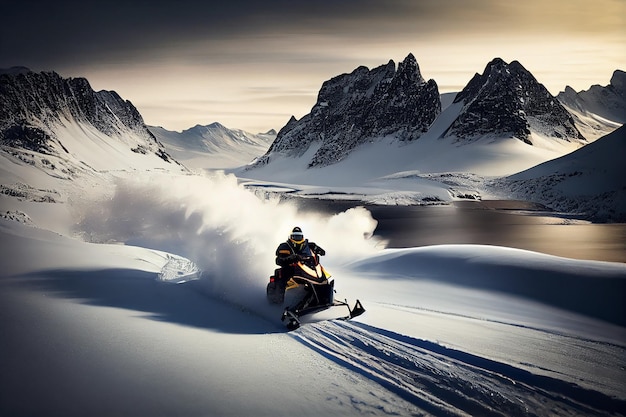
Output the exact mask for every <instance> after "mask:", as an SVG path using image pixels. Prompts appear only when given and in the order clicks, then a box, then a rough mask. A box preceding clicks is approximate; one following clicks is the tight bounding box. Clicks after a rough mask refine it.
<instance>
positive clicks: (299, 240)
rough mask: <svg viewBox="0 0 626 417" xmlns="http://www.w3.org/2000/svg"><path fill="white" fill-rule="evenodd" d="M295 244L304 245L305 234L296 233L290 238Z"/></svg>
mask: <svg viewBox="0 0 626 417" xmlns="http://www.w3.org/2000/svg"><path fill="white" fill-rule="evenodd" d="M289 239H291V240H292V241H293V242H294V243H303V242H304V234H303V233H302V232H295V233H292V234H291V235H290V236H289Z"/></svg>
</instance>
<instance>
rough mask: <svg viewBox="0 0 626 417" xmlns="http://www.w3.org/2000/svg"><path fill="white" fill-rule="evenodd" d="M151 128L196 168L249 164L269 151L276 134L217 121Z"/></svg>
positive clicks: (174, 153)
mask: <svg viewBox="0 0 626 417" xmlns="http://www.w3.org/2000/svg"><path fill="white" fill-rule="evenodd" d="M148 129H149V130H150V132H152V133H153V134H154V136H155V137H156V138H157V139H158V140H159V141H160V142H161V143H163V144H164V145H165V147H166V149H167V151H168V152H169V154H170V155H172V156H173V157H174V158H175V159H176V160H177V161H179V162H181V163H182V164H183V165H185V166H186V167H188V168H194V169H201V168H207V167H211V168H215V169H223V168H231V167H235V166H240V165H245V164H247V163H248V162H250V161H252V160H253V159H254V158H256V157H258V156H259V155H262V154H263V153H264V152H266V151H267V149H268V148H269V146H270V144H271V143H272V141H273V140H274V139H275V138H276V132H275V131H274V130H270V131H268V132H266V133H256V134H253V133H249V132H246V131H244V130H241V129H229V128H227V127H226V126H223V125H222V124H220V123H217V122H214V123H211V124H209V125H206V126H201V125H196V126H194V127H192V128H190V129H187V130H183V131H182V132H173V131H170V130H167V129H164V128H162V127H157V126H148Z"/></svg>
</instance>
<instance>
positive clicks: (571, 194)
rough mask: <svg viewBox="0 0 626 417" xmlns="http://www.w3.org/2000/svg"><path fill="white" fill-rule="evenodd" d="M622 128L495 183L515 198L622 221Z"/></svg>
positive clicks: (625, 190)
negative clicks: (573, 150)
mask: <svg viewBox="0 0 626 417" xmlns="http://www.w3.org/2000/svg"><path fill="white" fill-rule="evenodd" d="M623 155H626V128H625V127H623V126H622V127H620V128H619V129H617V130H616V131H614V132H613V133H611V134H609V135H607V136H605V137H603V138H601V139H598V140H597V141H596V142H594V143H591V144H589V145H587V146H585V147H584V148H582V149H579V150H577V151H575V152H572V153H571V154H569V155H565V156H563V157H561V158H557V159H554V160H552V161H549V162H545V163H543V164H541V165H538V166H536V167H533V168H531V169H528V170H526V171H523V172H520V173H518V174H515V175H512V176H510V177H507V178H506V179H504V180H502V181H498V186H501V187H503V188H506V189H509V190H511V192H512V193H513V195H514V196H515V197H516V198H520V199H524V200H529V201H535V202H539V203H542V204H545V205H547V206H549V207H551V208H553V209H554V210H558V211H564V212H570V213H571V212H579V213H585V214H586V216H587V217H589V218H591V219H593V220H595V221H613V222H626V165H624V163H623V162H620V161H618V160H616V159H619V158H621V156H623Z"/></svg>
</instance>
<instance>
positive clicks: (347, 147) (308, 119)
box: [255, 54, 441, 167]
mask: <svg viewBox="0 0 626 417" xmlns="http://www.w3.org/2000/svg"><path fill="white" fill-rule="evenodd" d="M440 112H441V101H440V99H439V91H438V87H437V84H436V83H435V81H434V80H429V81H428V82H426V81H425V80H424V78H423V77H422V75H421V73H420V70H419V66H418V64H417V60H416V59H415V57H414V56H413V54H409V55H408V56H407V57H406V58H405V59H404V60H403V61H402V62H400V63H399V64H398V66H397V68H396V64H395V63H394V61H393V60H389V62H388V63H387V64H384V65H381V66H378V67H376V68H373V69H371V70H370V69H369V68H367V67H365V66H359V67H357V68H356V69H355V70H354V71H352V72H351V73H347V74H341V75H338V76H336V77H333V78H331V79H330V80H328V81H325V82H324V83H323V84H322V87H321V88H320V91H319V94H318V98H317V101H316V103H315V105H314V106H313V108H312V109H311V112H310V113H309V114H307V115H305V116H303V117H302V118H301V119H300V120H296V119H295V117H292V118H291V119H290V120H289V122H287V124H286V125H285V126H284V127H283V128H282V129H281V130H280V131H279V132H278V135H277V137H276V140H275V141H274V143H273V144H272V146H271V147H270V149H269V150H268V152H267V153H266V155H264V156H263V157H261V158H259V160H258V161H257V162H256V164H255V166H259V165H263V164H266V163H268V162H269V161H270V160H271V159H272V158H273V157H274V156H276V155H283V156H292V157H299V156H302V155H303V154H304V153H305V152H306V151H307V150H308V149H309V147H311V146H316V147H317V148H318V149H317V150H316V151H315V152H314V154H313V156H312V159H311V160H310V162H309V166H310V167H313V166H325V165H330V164H333V163H336V162H338V161H340V160H342V159H343V158H345V157H346V156H347V155H348V154H349V153H350V152H352V151H353V150H354V149H355V148H357V147H359V146H360V145H362V144H364V143H367V142H370V141H371V140H374V139H375V138H380V137H384V136H388V135H394V136H396V137H397V138H399V139H401V140H413V139H417V138H419V137H420V136H421V135H422V134H423V133H424V132H426V130H427V129H428V127H429V126H430V124H431V123H432V122H433V121H434V119H435V118H436V117H437V115H438V114H439V113H440Z"/></svg>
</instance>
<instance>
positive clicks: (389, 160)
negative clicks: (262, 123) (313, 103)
mask: <svg viewBox="0 0 626 417" xmlns="http://www.w3.org/2000/svg"><path fill="white" fill-rule="evenodd" d="M14 72H15V73H16V74H17V75H14V76H16V77H20V76H24V77H25V78H24V80H23V82H27V81H28V80H31V78H32V75H30V74H31V73H29V72H24V71H23V70H16V71H14ZM36 80H37V79H36V78H33V79H32V80H31V81H36ZM4 85H5V84H3V86H4ZM52 85H59V86H60V87H59V88H58V89H56V90H55V89H50V87H51V86H50V85H48V84H45V83H42V84H41V85H39V87H37V88H35V89H31V86H29V85H27V84H23V85H22V86H23V87H24V88H23V89H21V90H19V91H12V92H11V94H7V95H3V96H2V97H3V99H7V97H22V98H24V99H25V100H26V101H24V103H22V104H24V105H23V106H21V105H19V106H18V105H16V106H15V107H9V105H11V106H13V104H11V103H13V102H11V103H9V102H8V101H7V102H4V101H3V106H2V107H1V108H0V111H3V113H2V114H3V115H4V116H3V119H2V120H4V121H7V120H20V121H21V120H23V121H24V122H23V124H21V125H20V123H21V122H20V123H18V122H15V123H13V124H11V123H7V124H6V126H8V129H9V133H10V132H14V133H15V132H20V130H19V129H20V126H23V127H22V128H21V129H22V130H21V132H22V133H21V134H17V133H15V134H14V136H10V135H9V139H10V140H8V141H6V143H5V142H4V140H5V139H4V138H5V137H4V136H3V144H2V146H1V147H0V178H1V179H2V184H0V265H1V266H2V267H1V268H0V329H2V343H0V369H1V370H2V371H1V372H0V415H1V416H48V415H63V416H68V417H73V416H77V417H78V416H85V415H98V416H118V415H133V416H138V417H144V416H155V415H189V416H212V415H236V416H240V415H243V416H245V415H259V416H263V415H269V416H277V415H297V416H303V417H304V416H320V415H349V416H353V415H356V416H358V415H363V416H365V415H401V416H405V415H406V416H409V415H432V416H459V417H461V416H468V415H476V416H482V415H489V416H527V415H537V416H543V415H554V414H558V415H563V416H607V415H611V416H613V415H615V416H617V415H625V412H624V410H626V393H625V391H624V389H623V381H624V369H625V368H626V359H625V358H626V344H625V342H624V341H625V340H626V327H625V325H626V324H625V316H624V309H623V306H624V303H623V294H624V293H625V288H626V265H624V264H623V263H621V262H601V261H597V260H587V259H578V260H577V259H568V258H563V257H557V256H551V255H546V254H541V253H536V252H530V251H527V250H521V249H515V248H511V247H501V246H495V245H473V244H443V245H442V244H434V243H432V244H430V245H429V246H423V247H411V248H405V249H398V248H386V247H385V243H384V242H383V241H381V240H380V239H378V238H377V237H376V236H375V235H374V232H375V230H376V228H377V221H376V220H375V219H374V217H373V216H372V213H371V212H369V211H368V210H366V209H365V208H363V207H357V208H350V209H348V210H346V211H343V212H341V213H337V214H328V213H323V212H316V211H314V210H313V211H311V210H301V209H300V208H299V207H298V206H297V205H296V204H292V203H291V202H282V203H279V202H278V201H277V200H276V199H266V198H259V197H258V194H254V193H252V192H250V188H251V187H250V184H249V183H248V184H246V183H245V181H244V179H243V178H240V177H236V176H235V175H232V174H226V173H224V172H223V171H212V172H202V173H197V172H193V171H189V170H186V169H182V168H181V167H180V166H178V165H177V164H175V163H170V162H167V161H166V160H164V159H162V158H160V157H159V156H157V155H155V154H154V153H150V152H148V153H146V154H143V153H137V152H133V150H132V149H134V148H136V147H138V146H139V145H140V144H143V145H144V146H146V147H149V146H156V148H154V149H162V148H161V146H160V145H158V143H157V142H155V141H154V140H153V139H150V136H149V135H148V137H147V139H146V142H145V143H144V142H142V141H141V140H140V139H141V138H143V136H142V134H143V133H141V132H142V131H143V128H142V127H141V126H140V124H139V122H137V123H136V124H135V126H136V127H137V129H139V131H138V132H135V131H134V128H132V125H133V122H131V121H127V122H123V120H125V117H126V116H129V115H130V114H131V113H132V111H131V110H130V109H129V108H127V107H125V105H124V103H120V102H118V101H117V99H116V98H115V95H113V94H109V95H106V94H105V95H102V96H101V97H100V96H98V98H93V101H92V103H94V106H93V107H89V106H87V107H85V106H82V105H79V102H82V101H81V100H79V99H78V98H79V97H81V96H80V94H78V93H77V92H75V91H73V89H76V88H77V87H76V85H75V84H74V82H71V83H67V84H66V83H64V82H60V83H58V84H54V83H53V84H52ZM27 87H28V88H27ZM3 88H4V87H3ZM46 89H50V91H47V90H46ZM66 90H67V91H66ZM3 91H4V90H3ZM38 91H39V92H40V94H36V93H37V92H38ZM84 91H86V92H87V93H88V92H89V90H84ZM20 94H21V95H20ZM48 95H50V97H48ZM86 95H87V96H89V95H91V93H88V94H86ZM29 97H32V98H33V99H32V100H30V99H29ZM86 102H89V100H86ZM4 103H8V104H7V106H6V107H5V105H4ZM16 103H18V104H19V101H16ZM103 103H104V104H103ZM116 106H119V107H120V108H117V107H116ZM9 108H11V109H12V110H11V112H4V111H5V110H6V109H9ZM116 108H117V110H115V111H113V110H112V109H116ZM55 109H56V110H55ZM89 109H91V110H93V111H89ZM124 109H126V110H124ZM53 110H54V111H53ZM461 110H462V105H461V102H457V103H454V104H451V105H450V106H448V107H447V108H446V109H445V110H444V111H443V112H442V114H441V115H440V116H439V117H438V118H437V119H435V122H434V123H433V125H432V126H431V128H430V130H429V132H427V133H425V134H423V135H421V136H420V137H419V139H417V140H408V141H407V140H403V141H401V142H402V143H401V146H398V141H397V139H394V138H386V139H381V140H378V141H376V142H374V143H372V144H371V145H369V146H358V147H357V148H355V149H354V150H353V151H352V152H350V153H349V154H348V155H347V156H346V157H345V159H343V160H342V161H341V162H340V163H335V164H332V165H328V166H325V167H323V168H318V169H310V168H309V167H308V164H309V162H310V159H308V158H307V157H306V154H305V155H303V156H302V157H301V158H300V159H298V158H292V157H289V158H283V160H281V161H274V163H272V164H269V165H266V166H264V167H262V168H259V169H257V170H253V171H247V173H251V172H256V173H262V174H263V175H266V176H267V178H268V179H269V180H271V182H269V180H268V182H262V181H257V185H258V186H259V188H266V189H281V190H286V192H287V193H289V194H294V195H297V194H298V193H309V197H316V198H321V197H326V196H329V195H330V196H331V198H332V195H333V194H332V193H334V192H337V191H339V192H344V195H348V194H349V198H355V196H357V195H359V194H360V195H365V194H366V195H367V196H369V197H373V198H374V199H376V201H377V202H381V203H382V202H387V203H389V202H390V203H391V204H395V203H396V202H399V201H404V202H408V203H409V204H411V203H412V202H416V201H417V202H423V201H440V202H441V201H443V200H446V201H450V200H452V199H456V198H465V197H458V196H459V195H468V194H470V196H471V197H473V196H472V195H471V189H472V188H473V187H476V186H477V185H478V184H480V183H481V181H482V180H481V179H480V178H479V177H478V176H477V175H473V174H467V173H458V172H456V173H455V172H443V173H442V172H439V174H429V173H424V172H420V171H419V170H417V169H415V167H416V166H421V167H428V168H429V169H430V170H432V172H435V171H434V170H435V169H441V168H442V167H443V168H452V167H454V168H455V169H459V168H461V169H463V170H467V171H469V172H482V173H489V172H491V173H493V172H495V171H497V170H499V171H500V172H508V171H510V170H511V169H512V168H511V167H516V166H518V165H516V164H519V161H520V159H521V160H523V163H522V164H521V165H526V166H529V165H536V163H537V162H536V161H543V160H546V158H548V155H554V154H558V153H560V152H561V149H559V150H558V152H554V153H551V154H548V153H546V150H545V149H539V148H538V147H537V146H536V144H533V146H531V145H528V144H526V143H524V142H522V141H520V140H518V139H515V138H508V139H504V140H500V141H497V142H495V143H494V142H493V141H492V140H489V139H487V138H482V139H479V140H477V141H473V142H471V143H469V144H465V145H460V143H459V142H458V141H455V140H451V139H450V138H444V139H442V135H443V133H444V132H445V131H446V130H447V129H448V127H449V126H450V125H451V123H452V122H453V121H454V120H455V119H456V116H458V114H459V113H460V112H461ZM126 111H127V112H128V114H127V113H126ZM7 114H9V116H7V117H5V116H6V115H7ZM125 114H126V116H124V115H125ZM16 115H17V116H19V117H15V116H16ZM106 118H109V119H110V120H109V122H110V123H111V125H110V126H100V127H102V128H103V129H104V131H101V130H99V128H98V127H97V126H99V125H100V123H105V119H106ZM98 120H100V121H98ZM135 121H137V120H135ZM129 124H130V125H131V126H129ZM3 126H5V125H3ZM11 126H17V127H11ZM212 126H213V128H215V131H217V132H220V131H222V132H223V133H224V134H225V135H228V132H227V131H223V129H221V128H220V127H219V126H216V125H212ZM205 128H206V129H203V128H202V127H200V128H198V129H197V130H198V135H199V136H198V135H195V136H193V135H192V136H190V137H182V136H180V135H179V134H177V135H174V137H172V138H170V139H171V140H172V142H171V144H172V145H171V146H172V147H174V146H176V147H179V148H177V152H180V153H181V154H180V155H181V156H184V155H183V153H184V152H185V151H187V152H189V153H191V154H192V155H191V156H189V157H186V158H187V159H186V160H187V161H188V160H191V159H194V158H195V157H199V156H202V155H204V156H210V153H209V150H208V149H213V150H217V148H219V152H220V153H224V154H228V153H230V152H231V150H232V151H233V152H238V151H240V150H241V147H240V145H241V144H240V143H239V139H236V140H235V139H233V143H230V145H232V147H231V146H229V145H225V146H223V147H220V146H219V145H217V144H214V143H212V142H211V139H210V138H209V137H204V136H202V132H203V131H208V130H209V129H208V127H205ZM11 129H13V130H11ZM191 130H193V129H191ZM2 132H3V134H4V130H3V131H2ZM106 132H108V133H106ZM415 132H417V131H415ZM616 133H618V132H616ZM619 133H620V135H621V136H619V137H618V138H617V139H611V141H608V142H606V143H605V142H604V140H602V139H601V140H599V141H597V142H596V143H593V144H591V145H587V146H586V147H585V148H583V149H582V150H581V152H582V151H584V150H585V149H589V150H590V152H589V153H590V155H585V154H580V158H579V159H578V160H579V161H581V162H582V161H584V160H586V159H587V158H589V161H591V162H592V163H593V164H597V163H602V167H603V168H604V169H609V168H608V166H609V165H610V164H615V163H620V164H621V163H622V159H623V156H622V155H623V143H624V140H623V130H620V131H619ZM620 138H621V139H620ZM188 139H189V140H190V141H188ZM224 139H226V138H224ZM177 140H178V142H177ZM194 140H195V141H194ZM564 142H566V141H564ZM153 143H157V145H153ZM566 143H567V144H571V143H569V142H566ZM209 144H210V146H209ZM213 145H215V147H212V146H213ZM250 145H251V146H254V145H253V144H250ZM592 145H597V147H591V146H592ZM165 146H170V145H165ZM188 146H189V147H191V150H188V149H187V147H188ZM605 146H607V148H608V151H612V154H611V152H608V151H607V150H604V147H605ZM168 149H169V148H168ZM313 150H314V149H313V148H312V149H309V150H308V151H307V153H309V154H310V155H312V153H311V151H313ZM488 150H489V151H488ZM194 152H195V153H196V154H195V155H194ZM490 152H491V153H490ZM435 155H436V156H437V157H435ZM520 155H521V156H520ZM597 155H610V156H611V158H610V159H609V160H605V159H600V160H598V159H597V158H596V156H597ZM168 159H169V158H168ZM494 161H496V162H494ZM197 162H198V163H199V164H200V163H201V162H200V159H197ZM212 162H213V160H211V159H210V158H206V159H205V160H204V163H205V164H211V163H212ZM277 162H279V163H277ZM281 163H282V164H284V165H280V164H281ZM429 164H430V165H429ZM502 165H507V166H506V167H505V168H502ZM595 166H597V165H595ZM611 166H612V165H611ZM203 167H204V168H212V167H211V166H210V165H209V166H205V165H203ZM412 168H413V170H412V171H410V170H409V169H412ZM264 169H265V170H266V171H263V170H264ZM480 169H482V170H483V171H480ZM575 169H576V170H581V171H583V172H585V173H586V172H587V171H586V168H585V167H584V166H582V164H577V165H576V168H575ZM611 169H612V168H611ZM111 170H114V171H111ZM563 172H570V171H569V170H567V171H563ZM595 172H596V173H599V172H600V171H595ZM311 173H313V174H314V175H311ZM545 173H546V172H544V171H541V172H539V173H538V174H537V175H545ZM621 174H622V171H611V173H610V175H609V176H605V177H596V178H595V180H594V183H595V185H596V186H597V185H598V183H599V182H602V181H605V180H608V179H610V178H612V176H615V175H617V176H620V175H621ZM520 175H522V174H520ZM533 175H534V174H533ZM580 177H583V176H582V175H581V176H580ZM623 177H624V175H621V176H620V178H623ZM572 178H576V176H575V175H574V176H573V177H572ZM281 180H285V181H289V184H285V183H281V182H280V181H281ZM300 180H302V181H303V182H302V183H297V182H296V181H300ZM532 180H533V178H532V177H528V178H527V179H525V181H532ZM307 181H311V182H314V183H315V184H316V185H314V186H310V187H308V188H307V186H304V185H302V184H306V183H307ZM294 184H295V185H294ZM62 185H63V186H62ZM572 185H575V186H578V184H572ZM466 188H469V189H470V191H466ZM60 189H63V190H64V191H65V192H66V194H62V193H60V192H59V190H60ZM339 194H340V193H337V194H335V195H339ZM437 199H439V200H437ZM407 210H411V209H410V208H409V209H407ZM433 210H435V211H439V210H438V208H436V209H433ZM397 220H398V221H399V222H400V224H401V225H402V227H411V228H412V230H415V232H416V233H423V230H421V229H420V226H419V224H420V223H417V224H412V225H410V224H409V222H407V221H406V220H405V219H404V218H397ZM296 224H297V225H300V226H302V227H304V228H305V232H306V233H307V236H308V237H310V238H311V239H312V240H315V241H317V242H318V243H320V244H321V245H323V247H324V248H325V249H326V250H327V255H326V256H324V258H323V261H324V265H325V266H328V268H329V270H332V273H333V279H335V282H336V285H335V288H336V289H337V292H338V297H339V296H341V297H345V298H347V299H349V300H350V301H353V300H354V299H355V298H359V299H360V300H361V301H362V302H363V305H364V306H365V307H366V309H367V311H366V313H365V314H363V315H361V316H359V317H357V318H356V319H354V320H352V321H349V322H346V321H337V320H333V321H320V322H315V320H318V319H320V317H319V316H317V317H312V318H311V322H309V323H307V324H305V325H304V326H303V327H301V328H300V329H297V330H295V331H293V332H290V333H286V332H285V329H284V326H283V324H282V323H281V322H280V318H279V317H280V315H281V313H282V309H283V308H284V306H282V305H278V306H276V305H269V304H268V303H267V301H266V298H265V286H266V284H267V282H268V277H269V275H270V274H271V273H272V272H273V270H274V268H275V267H276V265H275V263H274V256H275V247H276V246H275V244H277V243H279V242H282V241H283V240H284V239H285V235H286V233H287V232H288V230H291V227H293V226H294V225H296ZM457 224H458V223H456V222H454V223H453V227H458V226H457ZM493 227H494V228H497V227H498V225H497V224H493ZM557 227H568V226H566V225H559V226H557ZM465 230H467V229H465ZM435 241H436V240H435Z"/></svg>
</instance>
